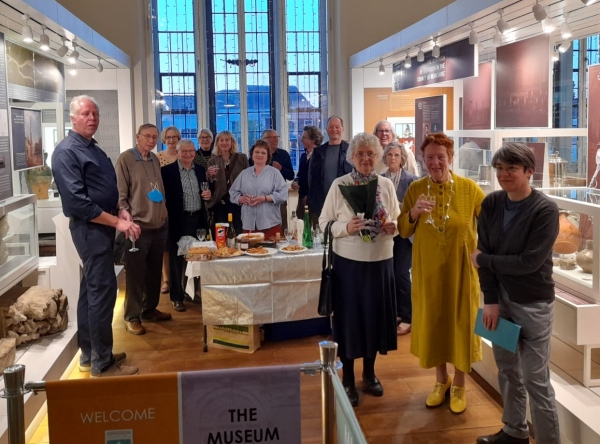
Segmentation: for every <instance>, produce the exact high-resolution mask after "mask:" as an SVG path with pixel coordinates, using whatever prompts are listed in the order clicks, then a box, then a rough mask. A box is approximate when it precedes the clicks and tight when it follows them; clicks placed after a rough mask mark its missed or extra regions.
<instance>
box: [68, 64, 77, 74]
mask: <svg viewBox="0 0 600 444" xmlns="http://www.w3.org/2000/svg"><path fill="white" fill-rule="evenodd" d="M69 74H71V75H72V76H76V75H77V64H76V63H71V69H69Z"/></svg>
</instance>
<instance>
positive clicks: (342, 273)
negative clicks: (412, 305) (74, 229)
mask: <svg viewBox="0 0 600 444" xmlns="http://www.w3.org/2000/svg"><path fill="white" fill-rule="evenodd" d="M382 154H383V149H382V148H381V146H380V144H379V140H378V139H377V137H375V136H373V135H372V134H367V133H360V134H357V135H356V136H354V138H353V139H352V141H351V142H350V146H349V148H348V152H347V160H348V161H349V162H350V163H352V164H353V165H354V169H353V171H352V172H351V173H349V174H346V175H344V176H341V177H339V178H337V179H335V180H334V181H333V184H332V185H331V188H330V189H329V193H328V194H327V197H326V199H325V204H324V205H323V210H322V211H321V216H320V217H319V225H320V227H321V229H322V230H325V229H326V227H327V225H328V223H329V222H332V226H331V233H332V235H333V258H332V260H333V282H332V284H333V285H332V287H333V340H334V341H336V342H337V343H338V346H339V348H338V352H339V356H340V359H341V361H342V363H343V365H344V367H343V378H342V382H343V384H344V388H345V390H346V394H347V395H348V398H349V400H350V403H351V404H352V405H353V406H357V405H358V392H357V390H356V386H355V378H354V360H355V359H358V358H363V374H362V378H363V383H364V386H365V390H366V391H367V392H369V393H371V394H372V395H374V396H382V395H383V387H382V385H381V382H380V381H379V379H377V377H376V376H375V358H376V356H377V353H380V354H384V355H385V354H387V352H388V351H389V350H396V347H397V338H396V303H395V293H394V264H393V258H392V256H393V249H394V240H393V239H394V236H395V235H396V234H398V230H397V228H396V223H397V222H396V220H397V218H398V216H399V215H400V207H399V205H398V199H397V197H396V189H395V188H394V184H393V183H392V181H391V180H389V179H387V178H385V177H382V176H380V175H378V174H377V173H376V171H375V165H376V164H377V162H378V161H379V160H380V159H381V157H382ZM363 191H364V193H362V192H363ZM361 195H362V197H366V201H367V202H371V203H372V204H371V205H367V206H366V208H365V214H364V217H363V214H362V213H363V211H362V209H361V207H360V205H357V198H356V196H361ZM353 196H354V197H353ZM353 208H354V209H353ZM357 210H358V211H357ZM367 283H368V285H367Z"/></svg>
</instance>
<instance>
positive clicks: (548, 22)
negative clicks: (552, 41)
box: [542, 17, 555, 34]
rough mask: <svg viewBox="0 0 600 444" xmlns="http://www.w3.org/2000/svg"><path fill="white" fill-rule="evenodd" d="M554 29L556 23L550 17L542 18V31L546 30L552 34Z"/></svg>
mask: <svg viewBox="0 0 600 444" xmlns="http://www.w3.org/2000/svg"><path fill="white" fill-rule="evenodd" d="M554 29H555V27H554V23H552V19H551V18H550V17H548V18H546V19H544V20H542V31H544V32H545V33H546V34H551V33H552V32H553V31H554Z"/></svg>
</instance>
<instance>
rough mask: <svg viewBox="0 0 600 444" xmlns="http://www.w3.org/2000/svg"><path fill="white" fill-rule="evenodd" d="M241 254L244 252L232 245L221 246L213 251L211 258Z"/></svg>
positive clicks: (224, 257)
mask: <svg viewBox="0 0 600 444" xmlns="http://www.w3.org/2000/svg"><path fill="white" fill-rule="evenodd" d="M242 254H244V252H243V251H242V250H237V249H236V248H233V247H221V248H218V249H217V250H215V251H213V254H212V257H213V259H229V258H232V257H237V256H241V255H242Z"/></svg>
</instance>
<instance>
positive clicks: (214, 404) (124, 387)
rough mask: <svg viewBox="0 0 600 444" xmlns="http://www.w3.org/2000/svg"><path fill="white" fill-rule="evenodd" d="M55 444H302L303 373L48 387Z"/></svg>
mask: <svg viewBox="0 0 600 444" xmlns="http://www.w3.org/2000/svg"><path fill="white" fill-rule="evenodd" d="M46 391H47V396H48V427H49V437H50V442H53V443H55V442H56V443H61V444H71V443H73V444H75V443H80V442H83V441H85V442H86V443H90V444H134V443H137V444H150V443H161V444H192V443H193V444H199V443H201V444H226V443H254V442H271V443H286V444H288V443H289V444H300V442H301V428H300V367H299V366H296V365H294V366H285V367H257V368H244V369H227V370H211V371H201V372H185V373H170V374H163V375H148V376H143V375H142V376H135V377H128V378H119V377H115V378H106V379H93V380H90V379H79V380H67V381H54V382H53V381H50V382H48V383H47V384H46Z"/></svg>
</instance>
